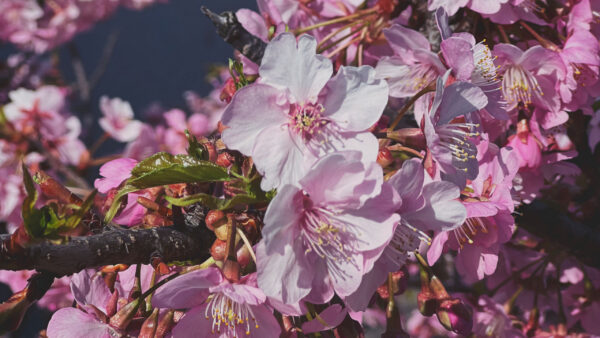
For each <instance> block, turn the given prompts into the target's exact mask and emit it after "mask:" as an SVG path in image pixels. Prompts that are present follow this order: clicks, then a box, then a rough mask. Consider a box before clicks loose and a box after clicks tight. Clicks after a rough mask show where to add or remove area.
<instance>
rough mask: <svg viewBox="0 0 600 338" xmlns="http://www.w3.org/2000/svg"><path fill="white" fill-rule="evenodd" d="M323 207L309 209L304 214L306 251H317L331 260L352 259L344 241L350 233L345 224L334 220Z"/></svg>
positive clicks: (303, 231) (322, 256) (320, 255)
mask: <svg viewBox="0 0 600 338" xmlns="http://www.w3.org/2000/svg"><path fill="white" fill-rule="evenodd" d="M325 213H328V211H326V210H323V209H313V210H307V211H306V213H305V214H304V222H303V225H304V226H303V229H302V233H303V235H304V240H305V243H306V245H307V247H308V248H307V249H306V251H305V253H306V254H307V253H309V252H315V253H316V254H317V255H319V257H321V258H326V259H328V260H331V261H334V262H335V261H337V260H350V256H349V255H348V253H347V250H346V248H345V246H344V243H343V242H342V240H343V237H345V236H346V235H347V234H348V233H347V232H346V228H345V226H344V224H338V222H334V221H332V220H331V219H330V218H329V217H327V216H326V215H325Z"/></svg>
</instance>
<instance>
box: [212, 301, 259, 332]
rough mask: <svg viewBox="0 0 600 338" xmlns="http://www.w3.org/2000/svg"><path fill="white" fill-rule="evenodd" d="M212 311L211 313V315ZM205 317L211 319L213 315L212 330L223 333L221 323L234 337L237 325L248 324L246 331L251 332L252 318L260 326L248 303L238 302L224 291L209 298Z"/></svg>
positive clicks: (256, 325)
mask: <svg viewBox="0 0 600 338" xmlns="http://www.w3.org/2000/svg"><path fill="white" fill-rule="evenodd" d="M209 313H210V315H209ZM204 317H205V318H206V319H207V320H210V319H211V317H212V321H213V322H212V329H211V332H212V333H213V334H214V333H215V328H216V332H217V333H221V325H224V327H225V328H226V330H228V332H229V334H230V335H232V336H233V337H236V335H237V331H236V329H237V326H239V325H244V324H245V325H246V328H245V330H244V332H245V333H246V335H249V334H250V320H252V321H253V322H254V324H255V327H256V328H258V323H257V322H256V318H255V316H254V313H253V312H252V309H251V308H250V306H248V305H247V304H242V303H238V302H236V301H234V300H232V299H231V298H229V297H227V296H226V295H224V294H223V293H214V294H212V295H210V296H209V298H208V305H207V306H206V309H205V310H204Z"/></svg>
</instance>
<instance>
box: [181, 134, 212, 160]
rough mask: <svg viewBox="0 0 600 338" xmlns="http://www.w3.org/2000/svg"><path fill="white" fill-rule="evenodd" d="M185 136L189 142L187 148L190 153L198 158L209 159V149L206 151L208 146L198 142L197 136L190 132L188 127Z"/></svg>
mask: <svg viewBox="0 0 600 338" xmlns="http://www.w3.org/2000/svg"><path fill="white" fill-rule="evenodd" d="M185 137H186V138H187V140H188V144H189V146H188V148H187V149H186V150H187V153H188V155H190V156H191V157H193V158H195V159H196V160H202V161H206V160H208V151H206V148H205V147H204V146H203V145H201V144H200V143H199V142H198V139H196V136H194V135H192V134H190V131H189V130H187V129H186V130H185Z"/></svg>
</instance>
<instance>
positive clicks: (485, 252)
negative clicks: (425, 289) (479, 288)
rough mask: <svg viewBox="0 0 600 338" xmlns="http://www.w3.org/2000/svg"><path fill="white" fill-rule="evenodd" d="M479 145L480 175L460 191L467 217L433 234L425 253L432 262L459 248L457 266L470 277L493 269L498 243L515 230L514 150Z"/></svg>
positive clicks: (482, 143) (516, 167)
mask: <svg viewBox="0 0 600 338" xmlns="http://www.w3.org/2000/svg"><path fill="white" fill-rule="evenodd" d="M479 148H480V151H479V153H478V161H479V166H480V169H479V174H478V175H477V178H476V179H474V180H473V181H470V182H469V184H468V185H467V188H466V189H465V190H464V191H463V195H464V197H463V204H464V206H465V208H466V210H467V219H466V220H465V222H464V224H462V225H461V226H460V227H458V228H456V229H453V230H451V231H442V232H439V233H438V234H436V236H435V237H434V239H433V242H432V245H431V248H430V249H429V251H428V252H427V258H428V260H429V262H430V263H431V264H433V263H434V262H435V261H437V259H438V258H439V256H440V255H441V253H442V251H443V250H444V249H447V248H451V249H453V250H458V256H457V258H456V267H457V269H458V271H459V272H461V273H462V274H463V275H465V277H466V278H468V279H469V280H478V279H482V278H483V277H484V275H490V274H492V273H493V272H494V271H495V270H496V265H497V262H498V251H499V250H500V244H502V243H505V242H507V241H508V240H509V239H510V236H511V235H512V233H513V231H514V219H513V217H512V216H511V212H512V211H513V210H514V202H513V200H512V196H511V189H512V181H513V178H514V177H515V174H516V173H517V170H518V168H519V161H518V158H517V156H516V154H515V153H514V151H511V150H509V149H506V148H503V149H498V148H497V147H496V146H495V145H494V144H492V143H489V144H488V142H487V141H485V140H484V141H482V142H481V143H480V145H479ZM486 148H487V149H486Z"/></svg>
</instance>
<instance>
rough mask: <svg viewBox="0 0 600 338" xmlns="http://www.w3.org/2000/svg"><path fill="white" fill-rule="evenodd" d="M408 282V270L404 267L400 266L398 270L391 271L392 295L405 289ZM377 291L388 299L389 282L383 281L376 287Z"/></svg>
mask: <svg viewBox="0 0 600 338" xmlns="http://www.w3.org/2000/svg"><path fill="white" fill-rule="evenodd" d="M407 282H408V270H407V269H406V268H404V267H403V268H402V269H401V270H399V271H396V272H393V273H392V285H393V288H394V290H393V291H394V295H399V294H402V293H403V292H404V290H406V284H407ZM377 293H378V294H379V296H380V297H381V298H383V299H388V297H389V296H390V291H389V284H388V282H385V283H384V284H382V285H380V286H379V287H378V288H377Z"/></svg>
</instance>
